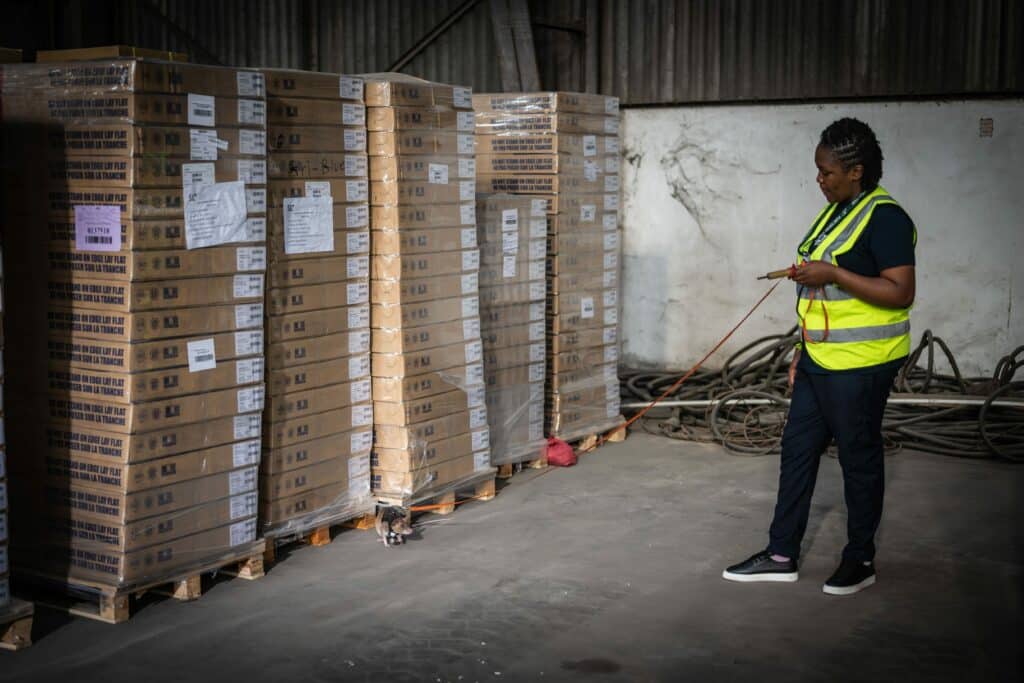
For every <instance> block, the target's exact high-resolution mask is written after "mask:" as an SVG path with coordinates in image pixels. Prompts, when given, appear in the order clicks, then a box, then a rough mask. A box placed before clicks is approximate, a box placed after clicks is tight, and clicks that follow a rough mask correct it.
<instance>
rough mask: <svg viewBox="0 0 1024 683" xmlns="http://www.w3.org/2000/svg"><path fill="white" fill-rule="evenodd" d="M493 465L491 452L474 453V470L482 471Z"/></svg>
mask: <svg viewBox="0 0 1024 683" xmlns="http://www.w3.org/2000/svg"><path fill="white" fill-rule="evenodd" d="M490 467H491V452H490V451H489V450H486V451H479V452H477V453H474V454H473V471H474V472H481V471H483V470H486V469H490Z"/></svg>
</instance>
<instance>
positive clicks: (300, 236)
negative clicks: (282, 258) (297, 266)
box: [284, 183, 334, 254]
mask: <svg viewBox="0 0 1024 683" xmlns="http://www.w3.org/2000/svg"><path fill="white" fill-rule="evenodd" d="M307 185H308V183H307ZM307 191H308V188H307ZM327 251H334V205H333V204H331V198H330V196H307V197H287V198H285V200H284V253H286V254H312V253H317V252H327Z"/></svg>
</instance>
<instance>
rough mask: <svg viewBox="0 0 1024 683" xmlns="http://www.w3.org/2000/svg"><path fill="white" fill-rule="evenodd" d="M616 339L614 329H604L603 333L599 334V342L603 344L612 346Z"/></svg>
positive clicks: (616, 335)
mask: <svg viewBox="0 0 1024 683" xmlns="http://www.w3.org/2000/svg"><path fill="white" fill-rule="evenodd" d="M617 339H618V333H617V332H616V328H614V327H606V328H604V332H602V333H601V341H603V342H604V343H605V344H614V343H615V342H616V340H617Z"/></svg>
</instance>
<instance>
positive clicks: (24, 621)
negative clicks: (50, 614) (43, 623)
mask: <svg viewBox="0 0 1024 683" xmlns="http://www.w3.org/2000/svg"><path fill="white" fill-rule="evenodd" d="M34 613H35V607H34V606H33V605H32V603H31V602H25V601H24V600H19V599H18V598H11V600H10V602H8V603H7V604H6V605H5V606H3V607H0V650H23V649H25V648H26V647H28V646H29V645H31V644H32V615H33V614H34Z"/></svg>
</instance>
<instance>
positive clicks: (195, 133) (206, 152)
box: [188, 128, 217, 161]
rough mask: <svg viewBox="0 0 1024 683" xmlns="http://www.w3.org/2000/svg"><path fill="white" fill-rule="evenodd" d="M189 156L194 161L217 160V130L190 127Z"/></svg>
mask: <svg viewBox="0 0 1024 683" xmlns="http://www.w3.org/2000/svg"><path fill="white" fill-rule="evenodd" d="M188 139H189V157H190V158H191V159H192V160H193V161H216V160H217V132H216V131H213V130H205V129H203V128H189V129H188Z"/></svg>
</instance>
